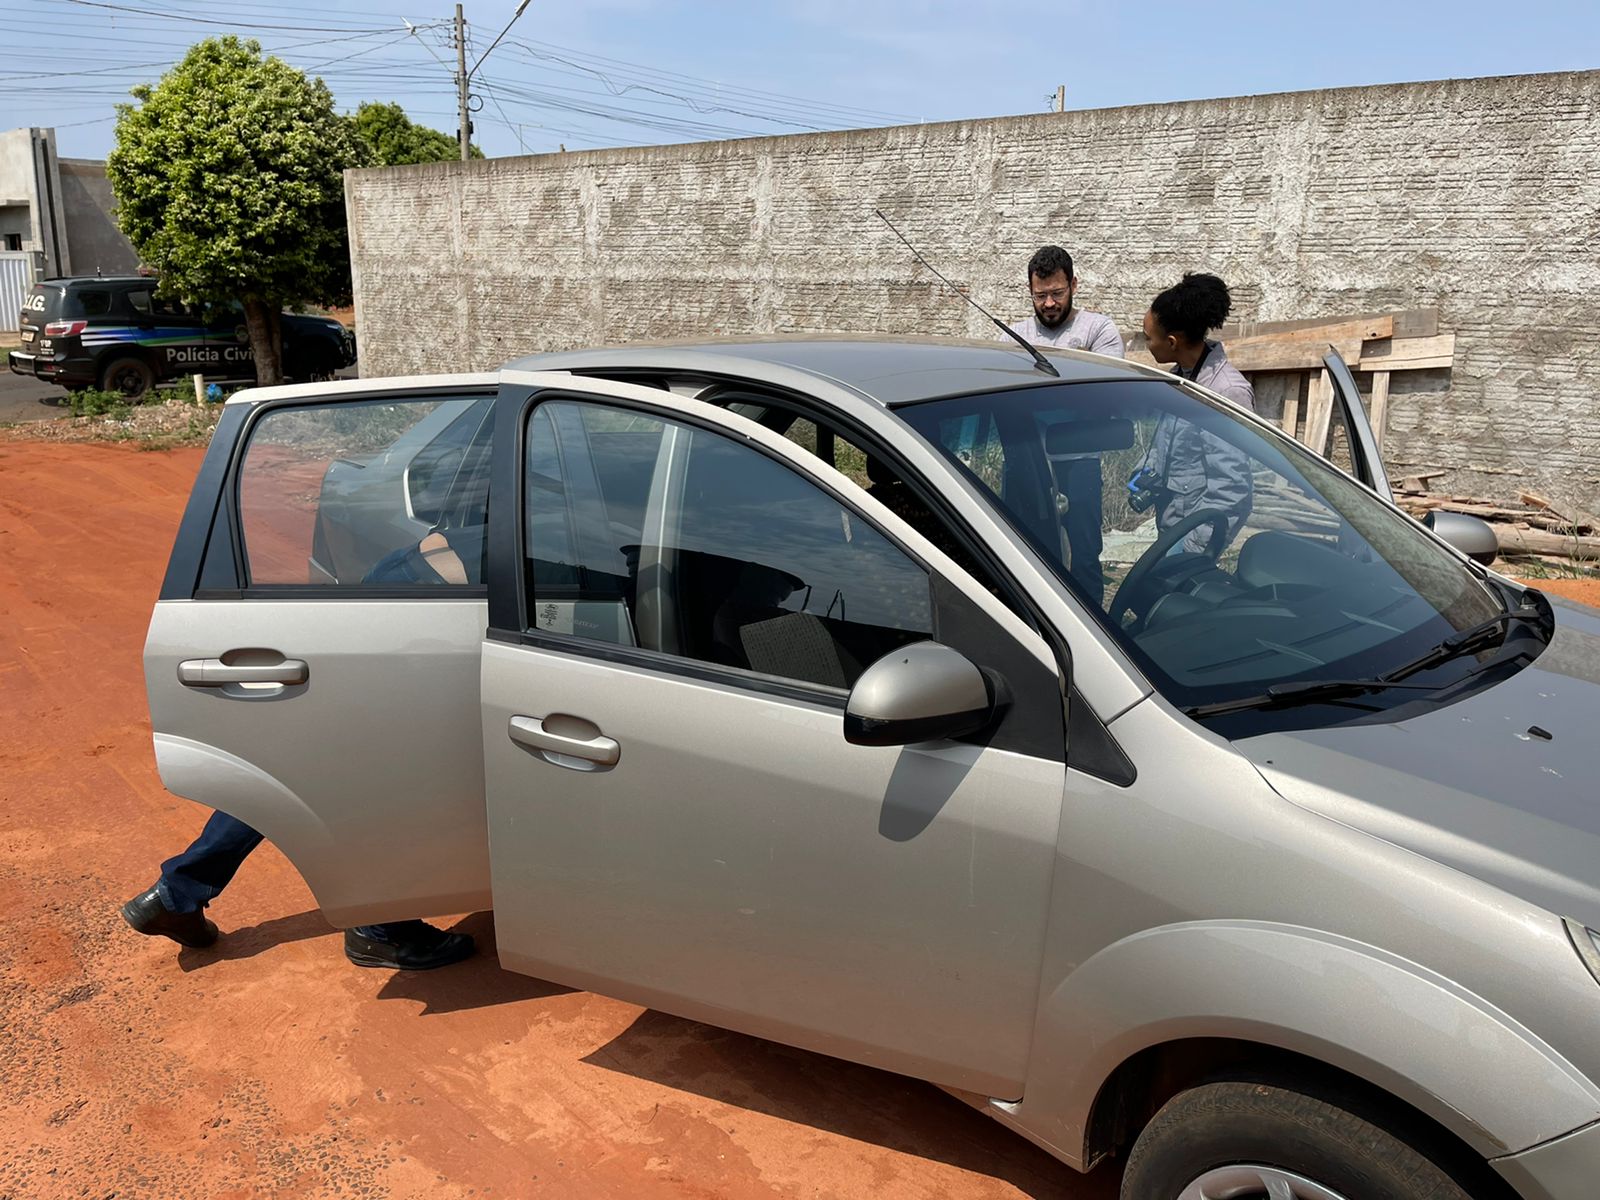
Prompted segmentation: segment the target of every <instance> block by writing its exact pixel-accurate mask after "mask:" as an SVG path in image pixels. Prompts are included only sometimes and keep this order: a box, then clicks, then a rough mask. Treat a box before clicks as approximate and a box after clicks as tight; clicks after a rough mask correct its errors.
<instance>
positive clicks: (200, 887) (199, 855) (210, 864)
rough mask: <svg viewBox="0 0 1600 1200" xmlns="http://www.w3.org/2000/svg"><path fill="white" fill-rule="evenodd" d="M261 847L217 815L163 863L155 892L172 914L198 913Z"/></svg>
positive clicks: (379, 928)
mask: <svg viewBox="0 0 1600 1200" xmlns="http://www.w3.org/2000/svg"><path fill="white" fill-rule="evenodd" d="M260 844H261V835H260V834H259V833H257V832H256V831H255V830H254V829H251V828H250V826H248V825H246V824H245V823H244V822H243V821H241V820H239V818H238V817H230V816H229V815H228V814H227V813H225V812H214V813H212V814H211V819H210V820H209V821H207V822H206V827H205V828H204V829H202V830H201V831H200V836H199V837H197V838H195V840H194V841H193V843H191V844H190V846H189V848H188V849H187V850H185V851H184V852H183V853H182V854H180V855H178V856H177V857H175V858H169V859H167V861H166V862H164V863H162V864H161V879H160V881H159V882H158V883H157V884H156V890H157V891H158V892H159V893H160V895H161V903H162V904H163V905H164V906H165V907H166V908H167V910H168V911H170V912H175V913H191V912H199V911H200V910H201V909H202V908H204V907H205V906H206V905H208V904H210V903H211V902H212V901H213V900H215V899H216V898H217V897H218V896H219V895H221V894H222V889H223V888H225V887H227V886H228V883H229V881H230V880H231V879H232V878H233V875H234V872H235V871H237V870H238V869H239V865H240V864H241V863H243V862H244V860H245V859H247V858H249V857H250V852H251V851H252V850H254V849H255V848H256V847H257V846H259V845H260ZM355 932H356V933H358V934H360V935H361V936H362V937H368V938H372V939H373V940H374V941H379V942H388V941H395V940H399V939H396V938H392V937H390V936H389V929H388V926H384V925H360V926H357V927H356V930H355Z"/></svg>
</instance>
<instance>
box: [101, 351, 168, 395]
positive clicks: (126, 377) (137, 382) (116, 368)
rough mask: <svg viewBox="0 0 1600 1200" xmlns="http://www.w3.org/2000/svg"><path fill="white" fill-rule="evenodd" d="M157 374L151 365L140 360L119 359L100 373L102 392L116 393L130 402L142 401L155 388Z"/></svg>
mask: <svg viewBox="0 0 1600 1200" xmlns="http://www.w3.org/2000/svg"><path fill="white" fill-rule="evenodd" d="M155 383H156V373H155V372H154V371H152V370H151V369H150V364H149V363H147V362H145V361H144V360H143V359H138V358H119V359H115V360H114V361H112V362H109V363H107V364H106V369H105V370H103V371H101V372H100V388H101V390H102V391H107V392H116V393H117V394H119V395H120V396H122V397H123V398H125V399H128V400H142V399H144V396H145V393H146V392H148V391H149V390H150V389H151V388H153V387H154V386H155Z"/></svg>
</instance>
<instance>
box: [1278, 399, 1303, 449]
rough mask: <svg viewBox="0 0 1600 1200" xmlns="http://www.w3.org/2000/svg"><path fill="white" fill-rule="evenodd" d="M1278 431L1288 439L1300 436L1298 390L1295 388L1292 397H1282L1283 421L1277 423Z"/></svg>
mask: <svg viewBox="0 0 1600 1200" xmlns="http://www.w3.org/2000/svg"><path fill="white" fill-rule="evenodd" d="M1278 426H1279V428H1280V429H1282V430H1283V431H1284V432H1285V433H1287V434H1288V435H1289V436H1290V437H1299V436H1300V389H1299V388H1296V389H1295V392H1294V395H1292V396H1286V397H1284V401H1283V420H1282V421H1280V422H1279V423H1278Z"/></svg>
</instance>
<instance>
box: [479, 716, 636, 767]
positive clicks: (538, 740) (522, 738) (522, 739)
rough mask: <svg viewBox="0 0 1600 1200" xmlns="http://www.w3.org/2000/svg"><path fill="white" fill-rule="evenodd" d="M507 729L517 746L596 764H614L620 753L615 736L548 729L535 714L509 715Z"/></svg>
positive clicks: (611, 765)
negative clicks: (574, 734) (578, 734)
mask: <svg viewBox="0 0 1600 1200" xmlns="http://www.w3.org/2000/svg"><path fill="white" fill-rule="evenodd" d="M507 732H509V733H510V735H511V740H512V741H513V742H516V743H517V744H518V745H520V746H527V747H529V748H531V749H534V750H544V751H547V752H548V753H550V754H564V755H566V756H567V757H568V758H581V759H584V760H586V761H588V762H592V763H594V764H596V765H597V766H602V767H614V766H616V765H617V760H618V759H619V758H621V757H622V747H620V746H619V745H617V741H616V739H615V738H608V737H592V738H580V737H568V736H567V735H566V734H562V733H551V732H550V731H549V730H548V729H546V728H545V727H544V721H543V720H541V719H540V718H538V717H523V716H516V717H512V718H511V722H510V728H509V729H508V731H507Z"/></svg>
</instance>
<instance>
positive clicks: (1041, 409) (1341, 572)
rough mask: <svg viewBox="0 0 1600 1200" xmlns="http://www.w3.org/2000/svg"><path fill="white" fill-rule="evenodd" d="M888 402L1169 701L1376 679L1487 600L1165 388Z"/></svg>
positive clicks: (1388, 515)
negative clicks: (991, 502)
mask: <svg viewBox="0 0 1600 1200" xmlns="http://www.w3.org/2000/svg"><path fill="white" fill-rule="evenodd" d="M899 414H900V415H901V416H902V417H904V418H905V419H906V421H907V422H908V423H909V424H910V425H911V426H912V427H913V428H915V429H916V430H917V431H918V432H919V433H921V434H922V435H923V436H924V437H925V438H926V439H927V440H928V441H930V442H931V443H932V444H933V445H934V446H936V447H937V448H938V449H939V450H940V451H942V452H943V453H944V454H945V455H946V456H947V457H948V458H949V459H950V460H951V461H953V462H954V463H956V464H958V466H959V467H961V468H963V469H965V470H966V471H968V472H970V473H971V475H972V476H973V477H974V478H975V479H976V480H977V481H978V482H979V483H981V484H982V485H983V486H984V487H985V488H986V489H987V490H988V491H989V492H991V493H992V494H993V496H994V498H995V500H996V501H997V505H996V507H997V509H998V511H999V512H1000V513H1001V514H1002V515H1003V516H1004V517H1005V518H1006V519H1007V520H1009V521H1010V522H1011V523H1012V525H1013V526H1014V527H1015V528H1017V529H1018V531H1019V532H1021V533H1023V534H1024V535H1025V536H1026V537H1027V538H1028V539H1029V540H1030V541H1032V542H1033V543H1034V545H1035V546H1036V548H1037V549H1038V550H1039V551H1040V553H1041V554H1042V556H1043V557H1044V558H1045V560H1046V561H1047V562H1048V563H1049V564H1050V565H1051V566H1052V568H1054V569H1055V570H1056V571H1057V573H1058V575H1059V576H1060V577H1061V578H1062V579H1063V580H1064V581H1065V582H1067V583H1068V584H1069V585H1070V586H1071V587H1072V589H1073V590H1074V591H1075V592H1076V593H1077V594H1078V596H1079V598H1080V599H1082V600H1083V601H1084V602H1085V603H1086V605H1087V606H1089V607H1090V608H1091V609H1092V610H1094V611H1095V612H1096V613H1097V614H1098V615H1099V617H1100V618H1101V619H1102V620H1103V621H1104V622H1105V624H1106V626H1107V627H1108V628H1109V629H1110V630H1111V631H1112V633H1113V635H1114V636H1115V637H1116V638H1117V639H1118V640H1119V641H1120V642H1121V643H1122V645H1123V646H1124V647H1125V648H1126V649H1127V650H1128V651H1129V653H1130V654H1131V655H1132V657H1133V658H1134V660H1135V661H1136V662H1137V663H1138V664H1139V665H1140V667H1141V669H1143V670H1144V671H1145V673H1146V674H1147V675H1148V676H1149V677H1150V679H1151V680H1152V682H1154V683H1155V684H1156V685H1157V687H1158V688H1160V689H1161V690H1162V691H1163V692H1164V693H1165V694H1166V695H1167V696H1168V697H1169V698H1170V699H1172V700H1173V701H1174V702H1175V703H1177V704H1180V705H1184V706H1187V705H1196V704H1208V703H1212V702H1216V701H1225V700H1231V699H1235V698H1238V697H1239V696H1242V695H1251V694H1255V693H1257V692H1260V691H1262V690H1263V688H1264V687H1267V686H1271V685H1274V684H1278V683H1290V682H1294V683H1298V682H1301V681H1305V682H1316V681H1318V680H1323V679H1338V678H1354V677H1361V678H1366V677H1370V676H1373V675H1381V674H1382V673H1383V672H1384V671H1386V670H1388V669H1391V668H1393V667H1396V666H1399V665H1401V664H1403V663H1405V662H1407V661H1409V660H1411V659H1412V658H1415V657H1416V656H1417V655H1418V654H1419V653H1421V652H1422V651H1423V650H1425V649H1427V648H1428V647H1430V646H1431V645H1433V644H1434V643H1436V642H1437V641H1438V640H1439V639H1440V638H1442V637H1444V636H1446V635H1448V634H1450V633H1452V632H1454V631H1456V630H1460V629H1465V628H1470V627H1471V626H1473V625H1476V624H1477V623H1479V622H1481V621H1484V620H1487V619H1489V618H1491V617H1493V616H1494V614H1495V612H1496V611H1498V608H1499V603H1498V601H1497V599H1496V598H1495V597H1494V595H1493V594H1492V593H1491V592H1490V591H1489V590H1488V589H1487V588H1486V587H1485V586H1484V585H1483V584H1482V582H1481V581H1479V580H1478V579H1477V578H1475V577H1474V576H1473V575H1472V574H1471V573H1470V572H1468V571H1467V570H1466V569H1465V568H1463V567H1462V565H1461V564H1460V563H1459V562H1458V561H1457V560H1456V559H1455V558H1454V557H1453V556H1451V555H1450V554H1449V553H1447V552H1445V551H1443V550H1441V549H1439V548H1438V547H1437V546H1436V545H1434V544H1433V542H1432V541H1431V540H1430V539H1429V538H1428V537H1427V536H1426V535H1424V534H1423V533H1422V532H1421V531H1420V530H1418V529H1417V528H1416V527H1415V525H1414V523H1412V522H1410V521H1409V520H1408V519H1407V518H1405V517H1404V516H1402V515H1401V514H1400V513H1398V512H1397V511H1395V510H1394V509H1393V508H1392V507H1390V506H1388V505H1386V504H1383V503H1382V502H1381V501H1379V500H1378V499H1377V498H1376V497H1374V496H1373V495H1372V493H1371V492H1369V491H1368V490H1367V489H1365V488H1364V487H1362V486H1361V485H1360V484H1358V483H1356V482H1355V481H1354V480H1351V479H1349V478H1348V477H1346V476H1344V475H1342V474H1340V473H1338V472H1337V471H1335V470H1333V469H1332V468H1331V467H1330V466H1329V465H1328V463H1327V462H1326V461H1325V460H1323V459H1321V458H1320V457H1317V456H1316V455H1312V454H1310V453H1308V452H1306V451H1305V450H1304V448H1303V447H1301V446H1299V444H1298V443H1295V442H1293V441H1292V440H1290V439H1288V438H1286V437H1280V436H1277V435H1276V434H1274V433H1273V432H1271V431H1270V430H1267V431H1264V430H1263V429H1262V428H1261V427H1260V426H1257V425H1255V424H1253V423H1250V422H1247V421H1245V420H1243V419H1241V415H1240V413H1239V410H1237V409H1235V408H1234V407H1233V406H1232V405H1229V404H1225V403H1221V402H1211V401H1205V400H1202V399H1200V398H1198V397H1195V396H1193V395H1191V394H1189V393H1187V392H1186V391H1184V390H1183V389H1181V388H1178V387H1175V386H1173V385H1171V384H1169V383H1165V382H1161V381H1157V380H1149V381H1143V380H1141V381H1137V382H1134V381H1130V382H1126V383H1111V382H1087V383H1082V384H1062V385H1047V386H1042V387H1038V388H1029V389H1027V390H1025V391H1021V392H1009V393H1008V392H998V393H985V394H983V395H980V396H967V397H954V398H950V399H943V400H936V401H929V402H926V403H924V404H918V405H912V406H909V407H906V408H903V409H900V410H899Z"/></svg>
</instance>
